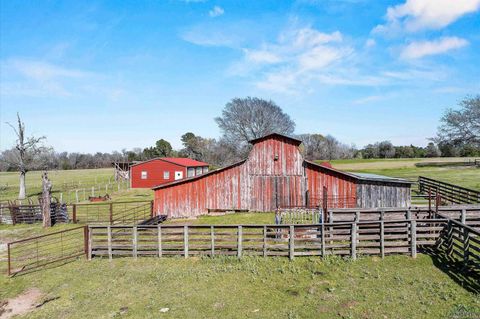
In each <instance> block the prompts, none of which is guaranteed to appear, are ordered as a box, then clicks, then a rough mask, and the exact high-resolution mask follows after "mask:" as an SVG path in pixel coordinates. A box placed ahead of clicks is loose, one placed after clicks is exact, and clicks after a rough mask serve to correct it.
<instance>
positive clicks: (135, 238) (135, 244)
mask: <svg viewBox="0 0 480 319" xmlns="http://www.w3.org/2000/svg"><path fill="white" fill-rule="evenodd" d="M132 244H133V257H134V258H135V259H137V257H138V229H137V226H133V243H132Z"/></svg>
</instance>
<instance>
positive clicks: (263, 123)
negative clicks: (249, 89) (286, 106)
mask: <svg viewBox="0 0 480 319" xmlns="http://www.w3.org/2000/svg"><path fill="white" fill-rule="evenodd" d="M215 121H216V122H217V124H218V126H219V128H220V130H221V131H222V133H223V138H224V139H225V140H227V141H229V142H230V143H232V144H245V143H246V142H248V141H249V140H252V139H255V138H259V137H262V136H265V135H267V134H270V133H280V134H286V135H290V134H292V133H293V131H294V130H295V122H293V120H292V119H291V118H290V116H289V115H288V114H286V113H284V112H283V111H282V109H281V108H280V107H279V106H278V105H276V104H275V103H274V102H273V101H266V100H262V99H259V98H255V97H253V98H252V97H247V98H243V99H242V98H235V99H233V100H232V101H230V102H229V103H227V105H226V106H225V108H224V109H223V111H222V116H220V117H217V118H215Z"/></svg>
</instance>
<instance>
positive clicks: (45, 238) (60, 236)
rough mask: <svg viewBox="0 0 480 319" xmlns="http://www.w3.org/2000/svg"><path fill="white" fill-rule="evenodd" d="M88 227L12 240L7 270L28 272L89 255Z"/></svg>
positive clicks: (11, 272) (11, 273)
mask: <svg viewBox="0 0 480 319" xmlns="http://www.w3.org/2000/svg"><path fill="white" fill-rule="evenodd" d="M87 231H88V228H87V226H81V227H76V228H72V229H68V230H62V231H58V232H54V233H50V234H46V235H42V236H36V237H31V238H27V239H22V240H17V241H13V242H10V243H8V244H7V259H8V260H7V263H8V265H7V274H8V275H9V276H11V275H15V274H20V273H26V272H30V271H33V270H38V269H41V268H43V267H46V266H48V265H51V264H54V263H57V262H65V261H68V260H71V259H74V258H76V257H79V256H82V255H85V254H86V252H87V248H86V243H87V242H86V240H85V238H87V234H86V232H87Z"/></svg>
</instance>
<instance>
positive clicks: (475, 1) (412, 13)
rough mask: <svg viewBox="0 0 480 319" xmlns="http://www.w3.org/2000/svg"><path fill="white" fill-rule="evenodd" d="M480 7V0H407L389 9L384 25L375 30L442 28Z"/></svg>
mask: <svg viewBox="0 0 480 319" xmlns="http://www.w3.org/2000/svg"><path fill="white" fill-rule="evenodd" d="M479 9H480V0H407V1H406V2H405V3H403V4H399V5H396V6H393V7H389V8H388V9H387V14H386V20H387V23H386V24H384V25H378V26H376V27H375V28H374V30H373V31H374V32H378V33H392V32H393V33H395V32H399V31H402V30H405V31H407V32H415V31H418V30H423V29H441V28H443V27H446V26H447V25H449V24H451V23H453V22H455V21H456V20H458V19H459V18H461V17H462V16H464V15H465V14H468V13H473V12H476V11H477V10H479Z"/></svg>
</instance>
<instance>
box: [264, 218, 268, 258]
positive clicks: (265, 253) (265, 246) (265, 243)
mask: <svg viewBox="0 0 480 319" xmlns="http://www.w3.org/2000/svg"><path fill="white" fill-rule="evenodd" d="M263 257H267V226H265V225H264V226H263Z"/></svg>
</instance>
